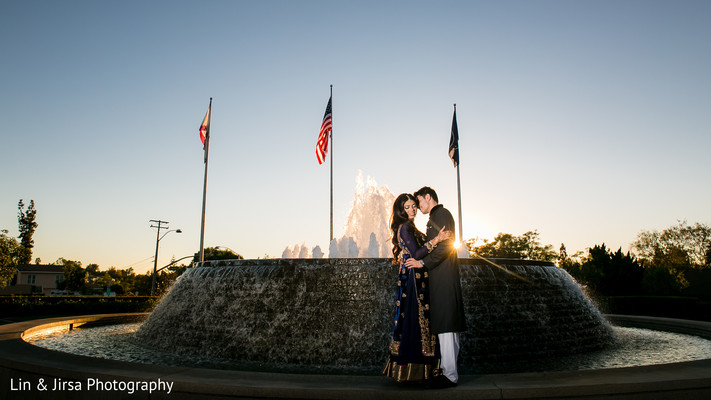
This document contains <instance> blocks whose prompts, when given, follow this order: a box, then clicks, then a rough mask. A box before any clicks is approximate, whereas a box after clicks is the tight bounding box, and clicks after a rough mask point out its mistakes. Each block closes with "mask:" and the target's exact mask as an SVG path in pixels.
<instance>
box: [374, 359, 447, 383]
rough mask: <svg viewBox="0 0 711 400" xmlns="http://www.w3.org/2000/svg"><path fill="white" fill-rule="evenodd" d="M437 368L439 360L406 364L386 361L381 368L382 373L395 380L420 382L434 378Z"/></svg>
mask: <svg viewBox="0 0 711 400" xmlns="http://www.w3.org/2000/svg"><path fill="white" fill-rule="evenodd" d="M438 370H439V360H437V363H436V365H431V364H406V365H399V364H397V363H396V362H395V361H388V363H387V364H385V369H383V375H385V376H388V377H390V378H393V379H395V381H397V382H422V381H427V380H430V379H432V378H434V375H435V372H434V371H438Z"/></svg>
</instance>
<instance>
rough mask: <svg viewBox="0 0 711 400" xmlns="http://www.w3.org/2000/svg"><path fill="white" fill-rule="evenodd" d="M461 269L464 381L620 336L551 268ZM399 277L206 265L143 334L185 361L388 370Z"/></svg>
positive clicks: (287, 266)
mask: <svg viewBox="0 0 711 400" xmlns="http://www.w3.org/2000/svg"><path fill="white" fill-rule="evenodd" d="M460 261H461V268H460V271H461V278H462V288H463V295H464V306H465V310H466V316H467V323H468V327H469V329H468V330H467V332H464V333H463V335H462V338H461V352H460V359H459V364H460V368H461V371H462V372H463V373H471V372H476V371H477V369H479V368H484V369H487V370H491V368H492V366H498V367H501V368H504V369H505V368H513V369H515V368H516V365H517V363H519V362H522V361H528V360H532V359H537V358H542V357H549V356H551V355H564V354H572V353H580V352H587V351H591V350H595V349H599V348H602V347H604V346H605V345H606V344H608V343H610V342H611V341H612V330H611V328H610V327H609V325H608V324H607V323H606V322H605V320H604V319H603V317H602V316H601V315H600V313H599V312H598V310H597V309H596V308H595V307H594V306H593V304H592V303H591V302H590V300H589V299H588V298H587V297H586V296H585V295H584V294H583V293H582V292H581V290H580V288H579V286H578V285H577V284H576V283H575V282H574V281H573V279H572V278H571V277H570V276H569V275H568V274H567V272H565V271H564V270H562V269H560V268H557V267H555V266H554V265H553V264H551V263H545V262H530V261H528V262H526V261H521V260H492V261H493V262H494V263H495V264H496V265H494V264H491V263H488V262H485V261H483V260H476V259H463V260H460ZM396 271H397V269H396V267H395V266H393V265H392V264H391V262H390V260H389V259H296V260H294V259H291V260H290V259H267V260H228V261H215V262H205V263H203V264H202V265H201V266H200V267H198V268H193V269H190V270H188V271H186V272H185V273H184V274H183V275H182V276H181V277H180V279H179V280H178V281H177V282H176V283H175V285H174V286H173V287H172V288H171V290H170V292H169V293H168V294H167V295H166V296H165V297H164V299H163V301H161V303H160V304H159V305H158V306H157V308H156V309H155V310H154V311H153V313H152V314H151V315H150V317H149V318H148V319H147V320H146V322H145V323H144V324H143V325H142V326H141V328H140V329H139V331H138V333H137V337H138V340H140V341H142V342H144V343H147V344H149V345H151V346H156V347H158V348H163V349H166V350H171V351H177V352H180V353H184V354H197V355H202V356H210V357H220V358H232V359H238V360H241V361H246V362H255V363H263V364H266V365H269V364H278V365H294V366H298V367H299V368H300V369H302V370H303V369H304V368H307V369H308V368H309V367H323V366H327V367H337V368H366V369H368V368H370V369H372V368H380V367H382V365H383V363H384V361H385V358H386V354H385V349H386V348H387V343H388V341H389V333H390V332H391V329H392V326H391V325H390V324H391V320H392V315H391V314H392V312H393V309H394V287H395V282H396V278H397V272H396Z"/></svg>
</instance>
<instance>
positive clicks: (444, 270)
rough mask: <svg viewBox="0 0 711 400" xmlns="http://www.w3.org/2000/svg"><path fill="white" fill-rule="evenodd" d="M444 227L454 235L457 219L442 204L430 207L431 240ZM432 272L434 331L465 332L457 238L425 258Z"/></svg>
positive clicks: (432, 326) (428, 226) (431, 318)
mask: <svg viewBox="0 0 711 400" xmlns="http://www.w3.org/2000/svg"><path fill="white" fill-rule="evenodd" d="M443 226H446V227H447V230H448V231H450V232H451V233H452V235H454V218H453V217H452V214H451V213H450V212H449V211H448V210H447V209H446V208H444V207H442V205H441V204H438V205H436V206H435V207H433V208H432V210H430V219H429V221H427V240H432V239H433V238H434V237H435V236H437V234H438V233H439V231H440V230H441V229H442V227H443ZM422 261H423V263H424V266H425V267H426V268H427V270H428V271H429V279H430V322H431V329H432V333H435V334H439V333H445V332H464V331H465V330H466V327H465V317H464V304H463V302H462V286H461V283H460V281H459V259H458V258H457V251H456V249H455V248H454V238H453V237H452V238H450V239H447V240H446V241H444V242H442V243H440V244H439V245H437V247H436V248H435V249H434V250H433V251H432V252H431V253H429V254H428V255H427V256H425V258H423V259H422Z"/></svg>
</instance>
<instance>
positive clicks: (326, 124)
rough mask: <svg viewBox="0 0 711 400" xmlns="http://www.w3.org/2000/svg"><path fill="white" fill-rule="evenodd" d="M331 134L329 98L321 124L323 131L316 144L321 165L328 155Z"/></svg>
mask: <svg viewBox="0 0 711 400" xmlns="http://www.w3.org/2000/svg"><path fill="white" fill-rule="evenodd" d="M330 133H331V98H330V97H329V98H328V105H327V106H326V112H325V113H324V114H323V122H322V123H321V131H320V132H319V133H318V142H316V158H317V159H318V163H319V164H323V163H324V161H326V153H328V137H329V135H330Z"/></svg>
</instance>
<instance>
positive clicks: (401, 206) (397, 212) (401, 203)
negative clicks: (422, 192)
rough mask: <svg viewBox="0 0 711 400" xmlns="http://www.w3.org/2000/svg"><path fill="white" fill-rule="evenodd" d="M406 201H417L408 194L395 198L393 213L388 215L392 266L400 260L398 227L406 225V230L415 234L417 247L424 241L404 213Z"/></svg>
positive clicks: (400, 250)
mask: <svg viewBox="0 0 711 400" xmlns="http://www.w3.org/2000/svg"><path fill="white" fill-rule="evenodd" d="M408 200H412V201H414V202H415V204H416V203H417V200H416V199H415V198H414V197H413V196H412V195H411V194H409V193H403V194H401V195H399V196H397V198H396V199H395V202H394V203H393V213H392V214H391V215H390V230H391V231H392V243H393V264H397V263H398V260H399V259H400V252H402V249H401V248H400V243H399V242H398V236H397V230H398V229H399V228H400V225H402V224H406V228H407V229H409V230H410V231H411V232H413V233H415V235H414V236H415V238H416V239H417V242H418V245H420V244H421V243H420V241H424V240H423V238H422V237H421V236H424V235H422V233H420V231H418V230H417V228H416V227H415V224H413V223H412V222H410V218H409V217H408V216H407V213H406V212H405V203H406V202H407V201H408ZM418 234H419V235H418Z"/></svg>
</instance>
